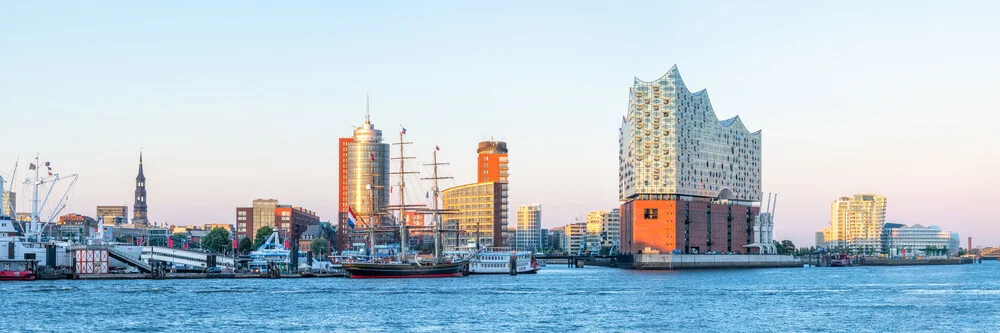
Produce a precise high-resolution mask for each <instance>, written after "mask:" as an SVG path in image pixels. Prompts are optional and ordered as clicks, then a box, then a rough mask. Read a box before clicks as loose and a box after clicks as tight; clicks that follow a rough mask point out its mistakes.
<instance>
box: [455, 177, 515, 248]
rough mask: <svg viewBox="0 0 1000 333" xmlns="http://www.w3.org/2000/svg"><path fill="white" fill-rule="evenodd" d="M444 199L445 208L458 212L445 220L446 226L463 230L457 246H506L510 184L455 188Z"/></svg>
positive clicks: (481, 184)
mask: <svg viewBox="0 0 1000 333" xmlns="http://www.w3.org/2000/svg"><path fill="white" fill-rule="evenodd" d="M441 197H442V199H441V201H442V203H443V205H444V209H445V210H450V211H453V212H455V213H454V214H448V215H445V216H443V217H442V218H443V219H444V224H445V226H446V227H448V226H454V227H456V228H457V230H458V231H459V232H458V237H457V238H458V242H457V244H454V245H455V246H457V247H466V246H469V245H472V246H475V247H476V248H480V247H483V246H495V247H499V246H503V233H504V230H506V229H507V184H506V183H497V182H485V183H473V184H466V185H460V186H455V187H452V188H449V189H445V190H444V191H441Z"/></svg>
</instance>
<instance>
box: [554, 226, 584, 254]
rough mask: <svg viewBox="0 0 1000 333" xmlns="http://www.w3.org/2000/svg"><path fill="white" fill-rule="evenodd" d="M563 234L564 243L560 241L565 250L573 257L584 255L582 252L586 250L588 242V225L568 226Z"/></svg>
mask: <svg viewBox="0 0 1000 333" xmlns="http://www.w3.org/2000/svg"><path fill="white" fill-rule="evenodd" d="M563 232H564V233H563V234H562V241H560V243H562V245H563V247H564V249H563V250H564V251H566V253H568V254H572V255H579V254H583V252H582V250H584V248H585V246H586V240H587V223H586V222H577V223H570V224H567V225H566V229H565V230H564V231H563Z"/></svg>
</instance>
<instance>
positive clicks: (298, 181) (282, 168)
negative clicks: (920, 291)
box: [0, 1, 1000, 246]
mask: <svg viewBox="0 0 1000 333" xmlns="http://www.w3.org/2000/svg"><path fill="white" fill-rule="evenodd" d="M296 5H299V7H291V6H289V5H288V4H268V3H244V2H235V1H231V2H213V3H184V4H179V3H111V2H104V3H100V2H99V3H61V4H60V5H59V6H52V5H51V4H47V3H21V2H8V3H4V4H2V5H0V50H3V51H2V52H0V77H2V78H3V80H0V130H3V131H5V132H6V133H4V134H5V135H4V136H5V137H6V140H3V141H2V142H3V144H0V175H3V176H4V177H5V178H8V177H7V176H8V173H9V172H10V167H11V166H13V163H14V159H15V157H16V156H17V155H18V154H20V156H21V163H22V165H21V169H20V170H19V176H18V179H22V177H23V176H24V174H25V172H26V170H27V163H28V162H27V159H28V158H29V157H31V156H33V155H34V153H35V152H39V153H41V155H42V158H43V160H45V161H51V162H52V164H53V169H54V170H55V171H57V172H62V173H79V174H80V179H79V182H78V183H77V187H76V189H75V190H74V191H73V196H72V199H71V201H70V206H69V207H68V209H67V210H66V211H65V212H64V213H70V212H75V213H80V214H84V215H88V216H93V215H94V210H95V207H96V206H97V205H128V206H129V211H130V213H131V211H132V209H133V208H132V202H133V199H132V196H133V193H134V191H135V175H136V172H137V171H138V159H139V150H140V148H142V149H143V151H144V153H143V155H144V156H143V159H144V162H145V163H144V173H145V176H146V178H147V181H148V183H147V186H146V187H147V191H148V204H149V208H148V214H149V215H148V216H149V219H150V221H151V222H159V223H170V224H179V225H201V224H206V223H234V222H235V208H236V207H241V206H247V205H249V204H250V203H251V202H252V200H254V199H258V198H265V199H266V198H273V199H277V200H279V202H281V203H282V204H293V205H298V206H302V207H305V208H308V209H311V210H314V211H316V212H317V213H318V214H319V216H320V217H321V219H322V220H324V221H336V218H337V215H336V213H337V171H338V170H337V138H340V137H347V136H350V135H351V131H352V129H353V127H355V126H358V125H360V124H361V123H363V122H364V116H365V92H366V91H370V93H371V119H372V123H373V124H375V126H376V127H377V128H379V129H381V130H383V134H384V135H385V137H386V140H385V141H387V142H392V141H395V140H396V139H397V137H396V135H397V132H398V131H399V129H400V126H401V125H405V126H406V128H407V138H408V139H409V140H410V141H413V142H414V143H415V144H414V145H413V146H412V150H411V151H409V152H408V153H409V154H414V155H416V156H417V160H416V161H414V166H416V165H418V164H419V163H427V162H429V160H430V159H431V151H432V150H433V149H434V147H435V145H437V146H440V148H441V151H440V155H439V159H440V160H441V161H443V162H450V163H451V165H450V166H448V167H446V168H443V169H442V172H443V173H444V174H446V175H450V176H453V177H455V179H454V180H452V181H449V182H444V183H442V187H443V188H446V187H450V186H454V185H459V184H466V183H472V182H475V180H476V175H475V173H476V165H475V158H476V144H477V143H478V142H479V141H482V140H486V139H489V138H491V137H494V138H496V139H497V140H503V141H506V142H507V144H508V147H509V150H510V205H509V206H510V213H509V214H510V216H514V212H515V211H516V207H518V206H520V205H523V204H531V203H538V204H541V205H542V207H543V212H542V226H543V227H544V228H551V227H554V226H559V225H563V224H566V223H571V222H573V221H574V219H575V218H580V220H584V219H583V217H584V216H585V214H586V213H587V212H588V211H595V210H610V209H612V208H614V207H617V206H618V205H619V204H620V203H619V202H618V189H617V177H618V171H617V170H618V165H617V164H618V156H617V153H618V147H617V146H618V138H617V133H618V126H619V125H620V121H621V117H622V115H624V114H625V112H626V111H627V106H628V89H629V87H630V86H631V84H632V80H633V77H638V78H640V79H643V80H652V79H655V78H658V77H660V75H662V74H663V73H665V72H666V71H667V70H668V69H669V68H670V67H671V66H672V65H674V64H676V65H677V66H678V68H679V70H680V73H681V75H682V76H683V77H684V80H685V82H686V83H687V85H688V87H689V88H691V89H693V90H700V89H703V88H706V89H708V91H709V93H710V95H711V99H712V104H713V106H714V108H715V110H716V112H717V114H718V116H719V117H720V118H722V119H725V118H729V117H732V116H736V115H739V116H740V118H741V119H742V120H743V122H744V123H745V124H746V126H747V127H748V128H749V129H750V130H751V131H756V130H758V129H759V130H762V149H761V150H762V153H763V158H762V160H763V162H762V165H763V166H762V169H763V177H762V178H763V191H764V192H765V194H766V193H769V192H771V193H778V202H777V208H776V218H775V238H776V239H791V240H792V241H794V242H795V243H796V244H797V245H800V246H809V245H812V243H813V239H814V237H813V235H814V232H815V231H818V230H819V229H820V228H822V227H826V226H828V221H829V215H830V203H832V202H833V201H835V200H836V199H837V198H839V197H842V196H851V195H853V194H855V193H877V194H881V195H885V196H886V197H887V214H886V221H887V222H897V223H904V224H916V223H919V224H921V225H925V226H927V225H937V226H940V227H941V228H942V229H945V230H949V231H955V232H958V233H959V234H960V235H961V237H962V240H963V243H962V244H963V246H964V244H965V239H966V237H968V236H972V237H973V243H974V245H982V246H991V245H994V246H995V245H1000V226H998V223H997V222H998V221H997V218H996V214H994V213H993V212H992V211H993V210H992V209H991V208H992V205H991V204H992V199H993V197H994V193H995V191H996V190H997V189H998V188H1000V180H998V178H997V177H995V176H993V175H992V174H993V173H994V172H995V170H998V169H1000V148H997V147H996V143H997V142H1000V134H998V133H997V132H996V131H995V130H993V127H994V126H995V124H997V123H998V121H1000V112H998V109H1000V101H997V100H996V99H995V98H993V95H994V93H993V90H994V88H995V86H996V83H995V81H996V78H997V77H1000V64H998V63H997V61H996V59H1000V46H998V45H996V43H993V42H992V41H993V40H994V39H995V36H996V35H997V33H998V32H1000V22H997V21H996V20H995V18H994V17H993V16H994V15H993V13H996V12H997V10H998V9H1000V3H996V2H987V1H981V2H977V1H967V2H958V3H936V2H903V1H887V2H876V3H865V4H860V3H850V2H844V3H834V2H831V3H799V2H790V1H789V2H784V1H771V2H754V3H744V2H717V3H712V4H708V3H684V2H677V3H662V2H636V3H627V4H615V3H604V2H552V3H533V2H516V3H504V4H491V3H415V2H385V3H377V4H369V3H358V4H338V3H327V2H312V3H308V4H304V3H297V4H296ZM422 171H425V174H424V175H423V176H426V173H427V172H429V170H422ZM393 182H395V180H394V181H393ZM407 187H408V189H409V190H410V191H413V192H412V194H410V197H413V198H423V197H424V193H425V192H426V191H427V190H429V189H430V185H429V184H428V183H426V182H420V181H416V180H415V178H414V179H411V180H409V181H408V183H407ZM14 190H15V191H16V192H18V200H19V201H20V206H19V210H25V209H24V208H22V207H27V206H26V203H27V200H28V198H29V197H30V196H29V195H27V192H24V189H23V187H22V186H21V185H17V186H15V187H14ZM22 192H23V193H25V194H21V193H22ZM509 223H510V224H509V225H511V226H513V225H515V223H516V221H515V220H514V219H511V220H510V222H509Z"/></svg>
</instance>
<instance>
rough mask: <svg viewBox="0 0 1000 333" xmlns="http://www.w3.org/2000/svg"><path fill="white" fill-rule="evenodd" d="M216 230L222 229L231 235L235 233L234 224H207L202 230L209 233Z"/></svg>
mask: <svg viewBox="0 0 1000 333" xmlns="http://www.w3.org/2000/svg"><path fill="white" fill-rule="evenodd" d="M215 228H222V230H225V231H226V232H228V233H229V234H232V233H233V225H232V224H225V223H208V224H205V225H204V227H203V228H202V229H204V230H208V231H212V229H215Z"/></svg>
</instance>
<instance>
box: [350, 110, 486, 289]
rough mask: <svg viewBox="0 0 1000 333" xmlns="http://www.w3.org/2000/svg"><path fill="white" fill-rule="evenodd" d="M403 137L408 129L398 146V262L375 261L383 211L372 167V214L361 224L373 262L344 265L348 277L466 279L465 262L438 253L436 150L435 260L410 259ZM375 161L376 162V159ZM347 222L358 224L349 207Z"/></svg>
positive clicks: (439, 236)
mask: <svg viewBox="0 0 1000 333" xmlns="http://www.w3.org/2000/svg"><path fill="white" fill-rule="evenodd" d="M366 124H367V121H366ZM404 134H406V130H405V129H404V130H403V131H400V133H399V143H398V145H399V152H400V157H399V160H400V163H399V173H398V174H399V176H400V181H399V206H397V207H396V208H398V210H399V218H398V219H396V222H397V223H396V224H397V225H398V228H399V230H398V234H399V247H400V249H399V254H398V257H397V258H393V259H386V260H385V261H382V260H377V259H376V258H375V231H376V229H377V228H378V226H377V225H376V223H375V221H376V219H377V217H378V216H380V214H379V213H378V212H379V211H380V209H379V207H376V205H375V194H374V188H375V187H376V186H375V185H374V184H375V167H374V165H373V166H372V168H371V170H370V172H369V176H370V177H371V178H370V182H371V183H369V184H368V186H367V188H368V192H369V195H370V202H371V209H370V212H371V214H370V215H369V216H367V221H362V222H365V223H364V224H365V226H366V228H367V229H368V238H369V242H370V243H369V244H370V246H369V251H370V256H369V258H370V259H369V261H368V262H350V263H343V267H344V270H345V271H347V273H348V274H350V276H351V278H434V277H460V276H464V275H463V271H464V269H465V267H467V262H466V261H465V260H461V259H459V260H451V261H448V260H442V259H441V257H440V255H439V253H440V251H439V249H440V246H441V235H440V231H441V230H440V229H441V221H440V219H439V217H438V209H437V204H438V196H439V193H440V192H439V191H438V186H437V179H438V176H437V165H438V163H437V152H438V150H439V149H438V148H437V147H435V150H434V163H433V164H432V165H433V166H434V176H433V177H431V178H430V179H433V180H434V189H433V191H434V209H433V219H434V224H435V225H434V258H433V259H432V260H430V261H421V260H419V259H417V258H412V259H411V258H409V257H408V255H407V252H408V251H407V238H409V237H408V233H407V225H406V221H405V218H406V213H405V212H406V209H407V208H408V206H407V205H406V204H405V202H406V201H405V199H406V198H405V193H406V192H405V188H406V181H405V175H406V174H407V172H406V170H405V167H404V165H405V163H403V162H404V161H405V159H406V158H408V157H405V156H403V146H404V145H405V144H408V143H407V142H403V135H404ZM372 158H373V160H374V156H373V157H372ZM347 218H348V222H349V224H350V225H351V226H352V227H353V226H354V225H355V224H356V221H358V216H357V215H356V214H355V212H354V209H352V208H350V207H348V217H347ZM386 231H388V230H386Z"/></svg>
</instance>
